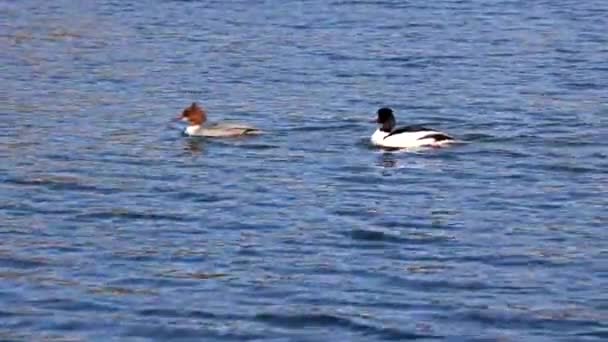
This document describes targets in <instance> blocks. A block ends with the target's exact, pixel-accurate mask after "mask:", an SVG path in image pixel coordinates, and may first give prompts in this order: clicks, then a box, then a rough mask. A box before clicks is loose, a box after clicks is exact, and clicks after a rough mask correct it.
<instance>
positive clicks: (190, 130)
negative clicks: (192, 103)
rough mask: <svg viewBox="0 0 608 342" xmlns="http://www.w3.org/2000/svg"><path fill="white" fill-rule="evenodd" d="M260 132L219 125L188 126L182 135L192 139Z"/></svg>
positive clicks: (236, 126) (232, 125)
mask: <svg viewBox="0 0 608 342" xmlns="http://www.w3.org/2000/svg"><path fill="white" fill-rule="evenodd" d="M260 133H261V131H260V130H259V129H257V128H255V127H251V126H247V125H241V124H230V123H221V124H215V125H210V126H207V125H205V126H201V125H190V126H188V127H187V128H186V130H185V131H184V134H186V135H189V136H193V137H195V136H196V137H215V138H219V137H237V136H240V135H250V134H260Z"/></svg>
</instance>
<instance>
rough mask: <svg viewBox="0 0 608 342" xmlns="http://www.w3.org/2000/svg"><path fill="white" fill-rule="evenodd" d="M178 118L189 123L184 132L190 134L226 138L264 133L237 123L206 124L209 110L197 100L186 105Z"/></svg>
mask: <svg viewBox="0 0 608 342" xmlns="http://www.w3.org/2000/svg"><path fill="white" fill-rule="evenodd" d="M178 119H181V120H182V121H186V122H188V123H189V126H188V127H187V128H186V130H185V131H184V134H186V135H189V136H199V137H214V138H224V137H237V136H242V135H254V134H260V133H262V131H261V130H259V129H257V128H255V127H252V126H248V125H242V124H236V123H218V124H213V125H205V123H206V122H207V112H206V111H205V110H204V109H203V108H202V107H200V106H199V105H198V104H197V103H196V102H193V103H192V105H190V106H188V107H186V109H184V111H183V112H182V115H181V116H180V117H178Z"/></svg>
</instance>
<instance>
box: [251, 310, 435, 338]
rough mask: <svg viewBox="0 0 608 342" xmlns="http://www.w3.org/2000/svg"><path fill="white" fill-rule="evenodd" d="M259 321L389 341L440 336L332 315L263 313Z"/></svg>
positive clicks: (257, 317)
mask: <svg viewBox="0 0 608 342" xmlns="http://www.w3.org/2000/svg"><path fill="white" fill-rule="evenodd" d="M255 318H256V319H257V320H260V321H263V322H266V323H269V324H273V325H279V326H284V327H289V328H294V327H298V328H303V327H311V326H322V327H338V328H339V327H341V328H347V329H350V330H352V331H355V332H359V333H363V334H364V335H374V336H377V337H381V338H385V339H389V340H404V339H417V338H436V337H438V336H433V335H424V334H417V333H413V332H407V331H403V330H400V329H397V328H390V327H377V326H374V325H371V324H366V323H362V322H356V321H354V320H352V319H349V318H345V317H340V316H337V315H331V314H323V313H318V314H299V315H293V314H292V315H284V314H275V313H261V314H257V315H256V316H255Z"/></svg>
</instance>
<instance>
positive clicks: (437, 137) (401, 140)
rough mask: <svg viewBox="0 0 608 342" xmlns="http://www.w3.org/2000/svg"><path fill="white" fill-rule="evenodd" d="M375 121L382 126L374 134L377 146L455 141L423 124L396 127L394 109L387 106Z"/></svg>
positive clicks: (409, 145)
mask: <svg viewBox="0 0 608 342" xmlns="http://www.w3.org/2000/svg"><path fill="white" fill-rule="evenodd" d="M377 115H378V117H377V119H375V120H374V122H376V123H378V124H380V127H379V128H378V129H377V130H376V131H375V132H374V134H372V137H371V142H372V144H374V145H376V146H382V147H389V148H413V147H423V146H430V147H439V146H442V145H445V144H448V143H452V142H454V141H455V140H454V138H452V137H451V136H449V135H447V134H445V133H443V132H439V131H436V130H434V129H429V128H426V127H423V126H417V125H413V126H405V127H400V128H395V126H396V121H395V116H394V115H393V110H392V109H390V108H387V107H384V108H380V109H378V112H377Z"/></svg>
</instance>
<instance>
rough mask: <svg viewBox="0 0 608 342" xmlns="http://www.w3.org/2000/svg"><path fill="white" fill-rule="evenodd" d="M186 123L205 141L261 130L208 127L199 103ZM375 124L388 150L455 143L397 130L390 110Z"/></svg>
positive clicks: (435, 134)
mask: <svg viewBox="0 0 608 342" xmlns="http://www.w3.org/2000/svg"><path fill="white" fill-rule="evenodd" d="M178 119H181V120H183V121H187V122H188V123H189V126H188V127H187V128H186V130H185V131H184V134H186V135H189V136H202V137H215V138H218V137H237V136H243V135H256V134H260V133H262V131H261V130H259V129H257V128H255V127H252V126H249V125H243V124H236V123H218V124H213V125H205V123H206V122H207V112H206V111H205V110H204V109H203V108H202V107H200V106H199V105H198V104H196V103H192V105H190V106H189V107H187V108H186V109H184V111H183V112H182V115H181V116H180V117H179V118H178ZM374 122H376V123H378V124H380V127H379V128H378V129H377V130H376V131H375V132H374V134H373V135H372V136H371V142H372V144H374V145H376V146H380V147H388V148H414V147H423V146H431V147H439V146H442V145H445V144H449V143H452V142H454V141H455V140H454V138H452V137H451V136H449V135H447V134H445V133H443V132H440V131H437V130H434V129H429V128H426V127H423V126H417V125H414V126H404V127H399V128H396V121H395V116H394V115H393V110H392V109H390V108H387V107H384V108H380V109H378V112H377V118H376V119H375V120H374Z"/></svg>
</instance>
